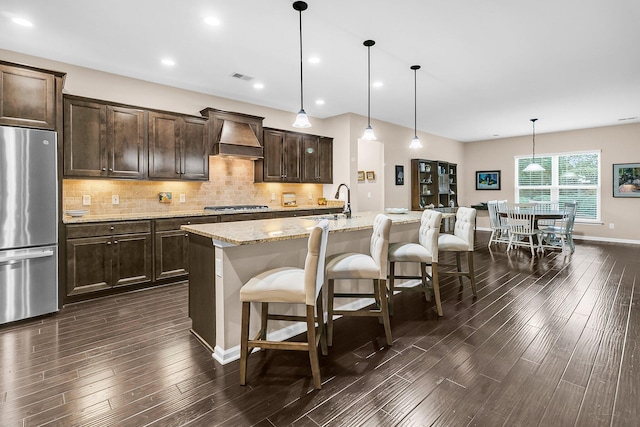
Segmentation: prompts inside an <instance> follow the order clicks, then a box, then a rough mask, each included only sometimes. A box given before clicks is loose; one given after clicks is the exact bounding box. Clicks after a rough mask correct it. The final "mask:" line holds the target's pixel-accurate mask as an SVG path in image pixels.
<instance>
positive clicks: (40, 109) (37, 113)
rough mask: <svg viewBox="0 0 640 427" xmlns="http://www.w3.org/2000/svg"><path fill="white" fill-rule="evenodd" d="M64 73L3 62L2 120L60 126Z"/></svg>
mask: <svg viewBox="0 0 640 427" xmlns="http://www.w3.org/2000/svg"><path fill="white" fill-rule="evenodd" d="M62 76H64V74H63V73H56V72H52V71H51V72H48V71H46V70H39V69H35V68H31V67H23V66H19V65H17V64H9V63H4V62H0V124H2V125H11V126H24V127H30V128H39V129H51V130H56V125H57V120H56V118H57V117H56V116H57V112H58V102H61V98H62Z"/></svg>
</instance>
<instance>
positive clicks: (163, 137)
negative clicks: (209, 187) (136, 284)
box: [149, 112, 209, 181]
mask: <svg viewBox="0 0 640 427" xmlns="http://www.w3.org/2000/svg"><path fill="white" fill-rule="evenodd" d="M149 178H162V179H184V180H200V181H204V180H207V179H209V147H208V141H207V131H206V119H200V118H197V117H184V116H178V115H172V114H166V113H157V112H149Z"/></svg>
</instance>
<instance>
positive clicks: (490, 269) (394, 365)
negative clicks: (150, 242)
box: [0, 232, 640, 427]
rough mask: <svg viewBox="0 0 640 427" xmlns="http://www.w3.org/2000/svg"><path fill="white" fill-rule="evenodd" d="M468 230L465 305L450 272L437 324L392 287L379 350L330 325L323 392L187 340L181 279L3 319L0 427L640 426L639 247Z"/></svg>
mask: <svg viewBox="0 0 640 427" xmlns="http://www.w3.org/2000/svg"><path fill="white" fill-rule="evenodd" d="M477 236H478V242H477V245H476V252H475V264H476V276H477V279H478V298H477V299H476V300H474V299H473V298H472V295H471V290H470V287H469V285H468V282H466V280H465V286H464V287H463V288H460V286H459V284H458V282H457V279H454V278H453V277H451V276H449V277H446V276H442V278H441V279H442V298H443V308H444V314H445V315H444V317H443V318H440V319H439V318H438V317H437V316H436V314H435V309H434V308H433V304H432V303H427V302H425V301H424V298H423V297H422V296H421V295H420V294H418V293H408V292H405V293H402V294H400V295H397V296H396V297H395V298H396V299H395V304H396V305H395V315H394V316H393V319H392V329H393V334H394V345H393V346H390V347H387V346H385V345H383V343H384V341H385V340H384V332H383V328H382V326H381V325H380V324H379V323H378V321H377V319H372V318H348V319H339V320H338V321H337V322H336V330H335V338H334V346H333V347H332V348H331V349H330V352H329V356H321V357H320V363H321V370H322V377H323V388H322V390H320V391H316V390H314V388H313V384H312V382H311V372H310V368H309V361H308V355H306V354H305V353H303V352H276V351H269V352H260V353H257V354H254V355H252V357H251V358H250V362H249V363H250V367H249V376H248V385H247V386H246V387H241V386H240V385H239V383H238V381H239V373H238V362H234V363H230V364H227V365H225V366H222V365H220V364H218V363H217V362H214V361H213V359H212V358H211V356H210V354H209V353H208V352H207V351H206V350H205V348H204V347H202V346H201V345H200V344H199V343H198V342H197V341H196V339H195V338H194V337H193V336H192V335H191V334H190V333H189V326H190V320H189V318H188V316H187V285H186V284H181V285H176V286H170V287H163V288H156V289H151V290H145V291H140V292H134V293H130V294H126V295H118V296H113V297H108V298H104V299H100V300H94V301H89V302H84V303H78V304H73V305H69V306H66V307H64V309H63V310H62V311H60V312H59V313H57V314H55V315H52V316H47V317H43V318H39V319H33V320H29V321H25V322H21V323H17V324H10V325H5V326H3V327H0V426H3V427H4V426H8V427H13V426H35V425H38V426H40V425H46V426H53V425H57V426H80V425H82V426H144V425H153V426H181V425H189V426H210V425H224V426H249V425H257V426H261V427H263V426H272V425H274V426H283V425H296V426H317V425H323V426H324V425H327V426H338V425H340V426H345V425H347V426H353V425H365V426H390V425H401V426H408V425H412V426H427V425H437V426H467V425H470V426H502V425H504V426H518V425H522V426H525V425H526V426H528V425H531V426H533V425H535V426H538V425H539V426H574V425H575V426H580V427H582V426H604V425H613V426H637V425H639V424H640V405H639V402H640V400H639V399H640V397H639V396H638V390H639V387H640V369H638V358H639V357H640V353H639V351H640V309H639V306H638V304H637V302H636V301H637V300H638V297H640V291H639V290H638V288H636V282H637V281H638V279H639V278H640V274H639V273H640V267H639V266H640V246H637V245H635V246H634V245H617V244H597V243H586V242H578V243H577V248H576V252H575V254H574V255H573V256H572V257H570V258H565V257H563V256H562V255H561V254H560V253H558V252H554V253H547V254H546V255H545V256H544V257H541V258H537V259H533V260H532V258H531V255H530V253H528V251H527V250H525V249H522V250H518V251H515V253H512V254H511V255H506V254H505V252H504V249H505V248H504V246H502V247H495V249H494V250H493V251H488V250H487V248H486V242H487V238H488V233H484V232H478V233H477ZM441 261H442V260H441ZM238 309H240V306H239V304H238Z"/></svg>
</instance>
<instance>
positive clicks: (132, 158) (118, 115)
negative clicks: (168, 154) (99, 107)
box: [107, 106, 147, 178]
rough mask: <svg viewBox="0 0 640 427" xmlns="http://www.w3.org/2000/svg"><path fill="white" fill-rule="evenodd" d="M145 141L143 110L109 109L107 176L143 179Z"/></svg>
mask: <svg viewBox="0 0 640 427" xmlns="http://www.w3.org/2000/svg"><path fill="white" fill-rule="evenodd" d="M146 138H147V132H146V126H145V113H144V111H143V110H137V109H133V108H125V107H115V106H107V159H108V175H109V176H112V177H121V178H127V177H129V178H144V176H145V175H146V172H147V168H146V162H145V157H146V154H147V153H146Z"/></svg>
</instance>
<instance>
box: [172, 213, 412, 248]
mask: <svg viewBox="0 0 640 427" xmlns="http://www.w3.org/2000/svg"><path fill="white" fill-rule="evenodd" d="M379 213H382V214H384V215H387V216H388V217H389V218H391V221H392V223H393V224H409V223H415V222H420V218H421V217H422V211H409V212H406V213H403V214H392V213H389V212H358V213H354V214H353V216H352V217H351V218H348V219H347V218H345V216H344V215H340V214H339V215H337V217H338V219H333V218H334V215H316V216H309V217H294V218H274V219H260V220H254V221H243V222H237V223H234V222H231V223H214V224H200V225H183V226H182V227H181V229H182V230H185V231H188V232H189V233H193V234H197V235H200V236H203V237H207V238H211V239H213V240H214V241H219V242H225V243H228V244H232V245H251V244H256V243H266V242H275V241H279V240H289V239H299V238H303V237H307V236H309V233H310V231H311V229H312V228H313V227H314V226H315V225H316V224H317V223H318V222H319V221H320V220H322V219H324V218H326V219H328V220H329V233H339V232H347V231H356V230H365V229H370V228H373V220H374V219H375V217H376V215H377V214H379Z"/></svg>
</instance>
